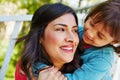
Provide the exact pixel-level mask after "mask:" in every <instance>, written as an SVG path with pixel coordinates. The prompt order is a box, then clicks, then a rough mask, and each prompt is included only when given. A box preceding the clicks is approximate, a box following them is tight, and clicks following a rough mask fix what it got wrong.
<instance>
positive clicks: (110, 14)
mask: <svg viewBox="0 0 120 80" xmlns="http://www.w3.org/2000/svg"><path fill="white" fill-rule="evenodd" d="M90 17H92V19H93V23H94V24H97V23H103V24H104V28H105V29H106V28H108V27H109V29H110V35H111V36H112V37H113V38H114V39H115V42H116V43H118V44H120V0H109V1H105V2H102V3H100V4H99V5H97V6H95V7H94V8H93V9H92V10H91V11H90V12H89V13H88V15H87V16H86V19H85V21H84V22H86V21H87V20H88V18H90ZM118 48H119V46H118V47H116V49H115V50H116V52H117V53H118V51H120V49H118Z"/></svg>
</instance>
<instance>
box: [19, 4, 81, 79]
mask: <svg viewBox="0 0 120 80" xmlns="http://www.w3.org/2000/svg"><path fill="white" fill-rule="evenodd" d="M67 13H70V14H72V15H73V16H74V18H75V21H76V23H77V25H78V19H77V16H76V13H75V11H74V10H73V9H72V8H70V7H68V6H66V5H63V4H61V3H55V4H45V5H43V6H42V7H40V8H39V9H37V10H36V12H35V13H34V15H33V18H32V21H31V27H30V31H29V33H28V34H27V35H26V36H24V37H21V38H18V40H17V43H18V42H21V41H24V49H23V52H22V55H21V61H20V62H21V67H22V69H23V71H24V72H25V74H26V75H27V77H28V79H29V80H31V77H30V72H29V71H30V68H31V66H32V64H35V63H37V62H42V63H45V64H47V65H49V66H51V65H53V63H52V61H51V60H50V58H49V56H48V55H47V54H46V53H45V50H44V48H43V47H42V45H41V44H40V43H39V40H40V38H42V37H43V36H44V31H45V29H46V26H47V25H48V24H49V23H50V22H51V21H53V20H54V19H56V18H58V17H60V16H62V15H64V14H67ZM79 53H80V52H79V50H78V51H76V53H75V56H74V59H73V61H72V62H70V63H67V64H65V65H64V66H63V67H62V68H61V70H60V71H61V72H62V73H67V72H73V71H74V70H75V69H76V68H77V67H80V63H81V59H80V57H78V55H79Z"/></svg>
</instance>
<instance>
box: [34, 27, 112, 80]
mask: <svg viewBox="0 0 120 80" xmlns="http://www.w3.org/2000/svg"><path fill="white" fill-rule="evenodd" d="M78 31H79V36H80V38H82V34H83V27H79V30H78ZM80 57H81V58H82V59H83V65H82V66H81V67H80V68H78V69H76V70H75V71H74V73H72V74H71V73H68V74H65V76H67V78H68V80H112V76H111V74H110V71H111V68H112V65H113V62H114V49H113V48H112V47H108V46H104V47H101V48H96V47H89V48H87V49H86V50H85V51H84V53H83V54H82V55H81V56H80ZM42 66H46V65H45V64H40V65H38V64H37V65H35V66H34V67H33V71H34V73H35V72H36V70H37V69H39V68H42ZM35 74H36V73H35ZM36 75H37V74H36Z"/></svg>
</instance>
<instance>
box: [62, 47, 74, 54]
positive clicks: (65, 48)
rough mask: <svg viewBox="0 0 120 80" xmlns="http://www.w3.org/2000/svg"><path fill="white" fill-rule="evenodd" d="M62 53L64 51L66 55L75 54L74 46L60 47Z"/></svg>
mask: <svg viewBox="0 0 120 80" xmlns="http://www.w3.org/2000/svg"><path fill="white" fill-rule="evenodd" d="M60 48H61V50H62V51H64V52H65V53H73V50H74V49H73V46H71V45H70V46H62V47H60Z"/></svg>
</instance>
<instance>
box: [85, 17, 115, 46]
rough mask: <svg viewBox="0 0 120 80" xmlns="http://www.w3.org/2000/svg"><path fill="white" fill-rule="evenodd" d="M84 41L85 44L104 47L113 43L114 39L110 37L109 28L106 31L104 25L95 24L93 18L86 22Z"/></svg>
mask: <svg viewBox="0 0 120 80" xmlns="http://www.w3.org/2000/svg"><path fill="white" fill-rule="evenodd" d="M83 40H84V42H85V43H87V44H89V45H92V46H96V47H102V46H104V45H107V44H112V43H113V40H114V39H113V37H111V35H110V30H109V28H107V29H104V25H103V23H97V24H94V23H93V21H92V18H89V19H88V20H87V21H86V22H85V26H84V33H83Z"/></svg>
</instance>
